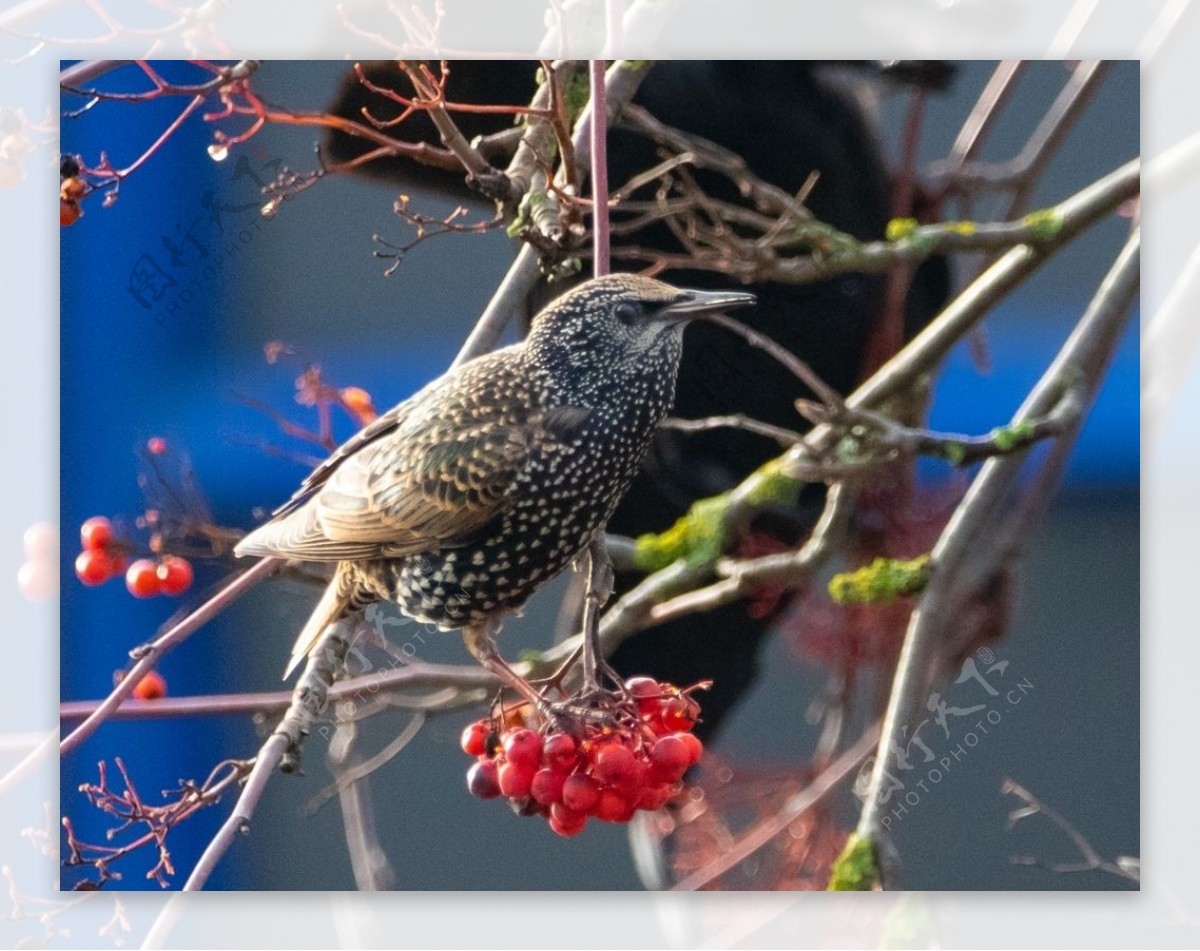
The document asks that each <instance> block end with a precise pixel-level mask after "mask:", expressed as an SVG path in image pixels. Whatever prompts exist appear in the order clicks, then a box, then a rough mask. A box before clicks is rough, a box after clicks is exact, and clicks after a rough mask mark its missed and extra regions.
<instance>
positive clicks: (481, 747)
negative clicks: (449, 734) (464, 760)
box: [461, 720, 492, 756]
mask: <svg viewBox="0 0 1200 951" xmlns="http://www.w3.org/2000/svg"><path fill="white" fill-rule="evenodd" d="M491 732H492V727H491V724H489V723H488V722H487V720H476V721H475V722H474V723H472V724H470V725H469V726H468V727H467V728H466V729H465V730H463V731H462V740H461V743H462V751H463V752H464V753H466V754H467V755H468V756H482V755H483V754H484V753H486V752H487V741H488V736H489V734H491Z"/></svg>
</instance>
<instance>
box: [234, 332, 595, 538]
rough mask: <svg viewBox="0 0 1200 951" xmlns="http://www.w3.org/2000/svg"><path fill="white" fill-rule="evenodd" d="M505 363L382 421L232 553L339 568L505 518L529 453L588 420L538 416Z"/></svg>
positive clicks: (427, 393) (468, 375)
mask: <svg viewBox="0 0 1200 951" xmlns="http://www.w3.org/2000/svg"><path fill="white" fill-rule="evenodd" d="M516 358H517V351H516V348H507V349H506V350H501V351H496V352H495V353H493V354H490V355H488V356H487V357H482V358H480V359H478V360H475V361H472V362H471V363H468V364H465V365H464V366H462V367H460V368H459V369H457V370H455V371H452V372H451V373H450V374H448V375H447V376H445V377H443V378H441V379H440V380H439V381H435V383H433V384H431V385H430V386H428V387H426V388H425V389H424V390H422V391H421V392H420V393H418V394H416V395H415V396H414V397H412V398H410V399H409V400H407V401H405V402H404V403H401V404H400V405H399V406H397V407H395V408H394V409H392V410H390V411H389V412H388V413H386V414H384V416H381V417H380V418H379V419H378V420H376V421H375V422H374V423H372V424H371V425H370V426H368V427H367V428H366V429H364V430H363V431H362V432H360V433H359V434H358V435H357V436H355V437H354V438H353V439H351V440H350V441H349V442H347V443H346V444H344V445H343V446H342V447H340V448H339V449H337V450H336V451H335V452H334V453H333V454H332V455H331V456H330V458H329V459H328V460H326V462H324V463H322V464H321V466H319V467H318V468H317V469H315V470H314V471H313V473H312V474H311V475H310V476H309V477H308V478H307V479H306V480H305V481H304V483H303V484H302V486H301V488H300V490H299V491H298V492H297V493H296V494H295V495H294V496H293V497H292V500H291V501H289V502H288V503H287V504H286V505H284V506H283V507H282V508H281V509H280V510H279V513H278V515H277V517H276V518H274V519H272V521H270V522H268V523H267V524H266V525H263V526H262V527H260V528H259V529H257V530H256V531H254V532H252V533H251V534H250V535H248V536H247V537H246V538H245V539H244V540H243V541H242V542H241V544H239V545H238V547H237V549H236V551H237V553H238V554H254V555H276V556H281V557H285V558H293V559H297V560H301V561H343V560H356V559H366V558H378V557H396V556H399V555H404V554H415V553H417V552H421V551H436V550H439V549H441V548H449V547H454V546H456V545H459V544H463V543H464V541H465V540H467V539H469V538H471V537H474V536H475V535H476V534H477V533H478V531H479V530H481V529H482V528H484V527H485V526H486V525H487V524H488V523H489V522H491V521H492V520H493V519H496V518H498V517H500V516H502V515H503V513H504V512H505V511H506V510H507V508H508V506H509V504H510V503H511V497H512V494H513V491H514V489H515V487H516V485H517V484H518V478H519V476H520V475H521V473H522V472H523V471H524V470H525V468H526V466H527V465H528V464H529V460H530V457H531V454H532V453H533V451H534V450H535V449H536V448H538V447H542V448H545V447H546V446H549V445H553V444H557V443H561V442H562V441H564V440H566V439H569V438H570V437H571V435H572V434H574V433H575V432H577V431H578V430H579V429H580V428H581V427H582V425H583V424H584V422H585V421H586V419H587V418H588V416H589V415H590V410H589V409H587V408H586V407H572V406H566V407H554V408H552V409H542V408H540V407H538V406H537V401H536V399H535V395H534V394H533V393H532V392H526V389H527V387H528V383H527V382H526V381H527V376H526V374H525V373H524V372H522V368H521V367H519V366H518V365H517V359H516Z"/></svg>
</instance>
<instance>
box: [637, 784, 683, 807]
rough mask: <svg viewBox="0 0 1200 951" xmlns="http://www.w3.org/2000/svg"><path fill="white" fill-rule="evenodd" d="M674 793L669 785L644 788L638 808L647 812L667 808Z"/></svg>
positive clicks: (639, 798) (639, 797)
mask: <svg viewBox="0 0 1200 951" xmlns="http://www.w3.org/2000/svg"><path fill="white" fill-rule="evenodd" d="M673 793H674V790H673V789H672V788H671V785H670V784H669V783H663V784H661V785H658V786H643V787H642V791H641V794H640V795H639V796H638V803H637V806H638V808H639V809H645V810H646V811H647V812H654V811H655V810H658V809H661V808H662V807H663V806H665V805H666V804H667V801H668V800H669V799H670V798H671V796H672V794H673Z"/></svg>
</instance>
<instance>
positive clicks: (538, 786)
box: [529, 766, 567, 806]
mask: <svg viewBox="0 0 1200 951" xmlns="http://www.w3.org/2000/svg"><path fill="white" fill-rule="evenodd" d="M566 778H567V777H566V776H564V775H563V774H562V773H560V772H557V771H555V770H553V769H550V767H548V766H547V767H544V768H543V769H539V770H538V771H537V772H536V773H534V774H533V783H532V785H530V787H529V794H530V795H531V796H533V798H534V799H536V800H537V801H538V802H540V803H541V804H542V805H544V806H549V805H552V804H553V803H556V802H562V792H563V783H564V782H565V781H566Z"/></svg>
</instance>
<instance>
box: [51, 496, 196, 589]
mask: <svg viewBox="0 0 1200 951" xmlns="http://www.w3.org/2000/svg"><path fill="white" fill-rule="evenodd" d="M79 540H80V542H81V544H82V545H83V551H81V552H80V553H79V555H78V557H77V558H76V559H75V576H76V577H77V578H78V579H79V580H80V581H82V582H83V583H84V584H86V585H98V584H103V583H104V582H105V581H108V579H109V578H114V577H116V576H117V575H119V574H121V573H122V572H124V574H125V587H126V588H128V589H129V593H130V594H132V595H133V596H134V597H135V598H152V597H154V596H155V595H158V594H165V595H169V596H171V597H175V596H178V595H181V594H183V593H184V592H185V591H187V589H188V588H190V587H191V586H192V577H193V572H192V563H191V562H190V561H188V560H187V559H186V558H181V557H179V556H178V555H163V556H162V557H161V558H159V559H158V560H157V561H155V560H152V559H150V558H139V559H137V560H136V561H134V562H133V563H132V564H128V559H127V558H126V552H127V551H128V546H127V545H125V544H123V543H122V542H120V541H119V540H118V539H117V536H116V531H115V529H114V528H113V523H112V522H111V521H110V520H109V519H107V518H105V517H104V516H103V515H95V516H93V517H92V518H89V519H88V520H87V521H86V522H84V523H83V525H81V526H80V528H79Z"/></svg>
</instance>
